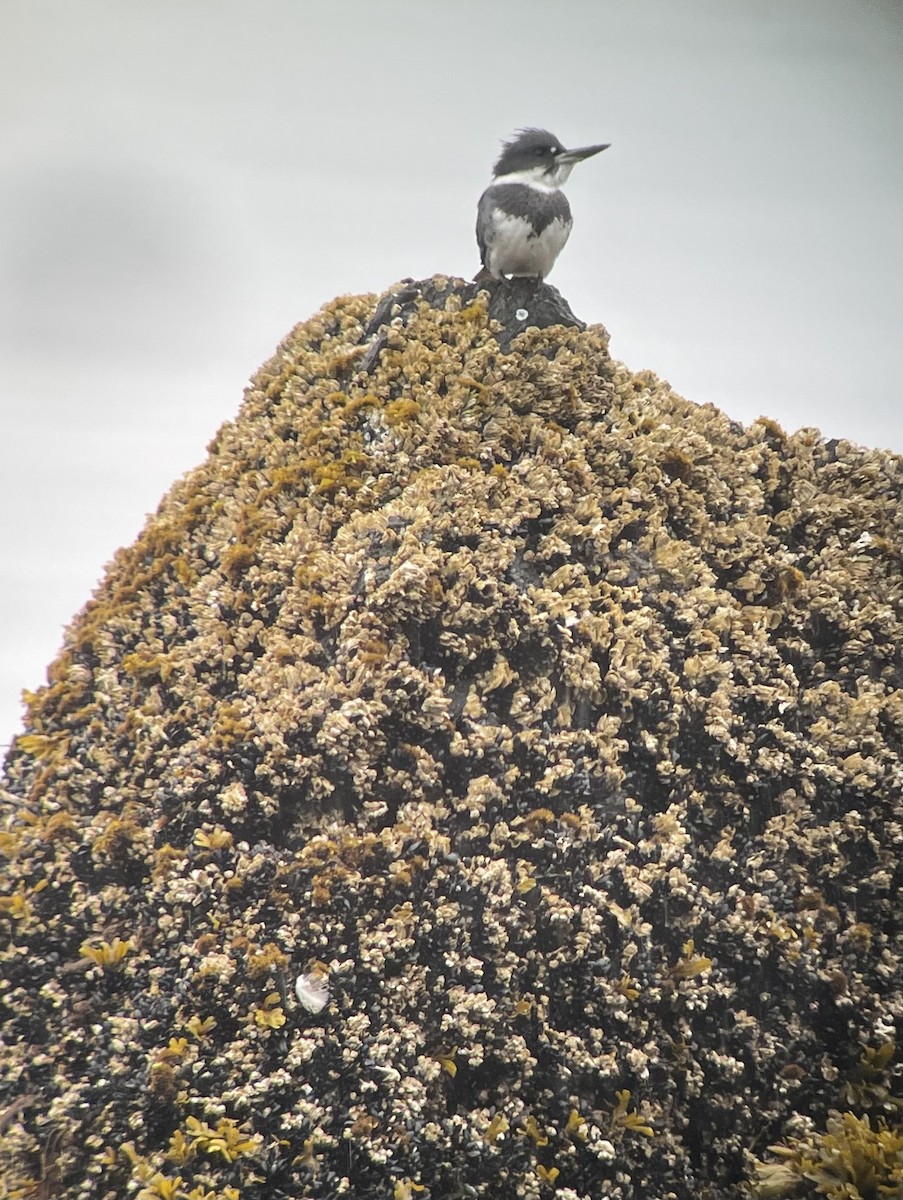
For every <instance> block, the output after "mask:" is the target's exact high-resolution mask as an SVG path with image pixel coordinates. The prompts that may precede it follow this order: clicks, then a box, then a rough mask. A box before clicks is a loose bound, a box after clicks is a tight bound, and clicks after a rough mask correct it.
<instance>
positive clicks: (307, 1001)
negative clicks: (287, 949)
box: [295, 972, 329, 1013]
mask: <svg viewBox="0 0 903 1200" xmlns="http://www.w3.org/2000/svg"><path fill="white" fill-rule="evenodd" d="M295 995H296V996H297V997H298V1000H299V1001H300V1003H301V1005H302V1007H304V1008H306V1009H307V1011H308V1012H312V1013H318V1012H322V1010H323V1009H324V1008H325V1007H326V1005H327V1004H328V1003H329V988H328V987H327V985H326V980H325V979H324V978H323V976H322V975H320V974H318V973H315V972H310V973H308V974H306V975H299V976H298V978H297V979H296V980H295Z"/></svg>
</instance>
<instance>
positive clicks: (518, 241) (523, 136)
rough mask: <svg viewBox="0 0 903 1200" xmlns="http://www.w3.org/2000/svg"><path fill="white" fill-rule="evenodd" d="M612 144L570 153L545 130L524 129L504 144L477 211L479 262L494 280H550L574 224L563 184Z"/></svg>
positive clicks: (587, 147)
mask: <svg viewBox="0 0 903 1200" xmlns="http://www.w3.org/2000/svg"><path fill="white" fill-rule="evenodd" d="M610 144H611V143H610V142H606V143H605V144H604V145H602V146H584V147H583V148H582V149H580V150H565V148H564V146H562V144H561V142H559V140H558V138H557V137H555V135H554V134H553V133H549V132H547V131H546V130H545V129H521V130H519V131H518V133H517V135H516V136H515V137H513V138H512V139H511V141H510V142H503V143H502V153H501V155H500V156H499V160H498V162H497V163H496V164H495V167H494V168H493V171H492V183H491V184H490V185H489V187H488V188H487V189H486V191H485V192H484V193H483V195H482V196H481V197H480V203H479V206H478V208H477V244H478V245H479V247H480V258H481V259H482V260H483V266H484V268H485V270H486V271H488V272H489V274H490V275H491V276H493V278H495V279H500V278H504V277H505V276H506V275H530V276H535V277H536V278H538V279H545V277H546V276H547V275H548V273H549V272H550V271H551V269H552V267H553V266H554V264H555V259H556V258H557V257H558V255H559V254H560V253H561V251H562V249H563V247H564V244H565V242H566V241H567V240H568V237H569V236H570V233H571V227H572V225H573V224H574V221H573V218H572V217H571V206H570V205H569V204H568V202H567V199H566V197H565V195H564V193H563V192H562V191H561V187H562V184H564V183H566V182H567V178H568V176H569V175H570V173H571V171H572V170H573V167H574V164H575V163H578V162H582V161H583V159H584V158H589V157H590V156H591V155H593V154H598V153H599V151H600V150H607V149H608V147H609V145H610ZM478 278H479V276H478Z"/></svg>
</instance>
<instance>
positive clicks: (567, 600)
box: [0, 277, 903, 1200]
mask: <svg viewBox="0 0 903 1200" xmlns="http://www.w3.org/2000/svg"><path fill="white" fill-rule="evenodd" d="M489 304H490V301H489V298H488V297H487V294H486V293H483V292H479V291H478V290H477V288H476V287H475V286H474V285H466V284H464V283H462V282H461V281H456V280H450V279H446V278H442V277H437V278H436V279H434V280H430V281H424V282H423V283H421V284H419V285H412V284H410V283H409V282H408V283H406V284H404V285H401V286H400V287H399V288H398V289H395V290H393V291H392V292H391V293H389V294H387V295H386V296H385V297H383V298H381V299H380V298H376V297H372V296H369V297H368V296H348V297H342V298H341V299H339V300H337V301H335V302H334V303H332V304H330V305H327V306H326V307H325V308H324V309H323V310H322V311H321V312H320V313H317V314H315V315H314V316H313V317H312V318H311V319H310V320H309V321H307V322H305V323H304V324H303V325H300V326H298V328H297V329H295V330H293V331H292V332H291V333H290V334H289V335H288V336H287V338H286V339H285V340H284V342H283V343H282V344H281V345H280V346H279V347H278V348H277V350H276V352H275V354H274V356H273V358H272V359H271V360H270V361H269V362H268V363H266V364H264V366H263V367H262V368H261V370H260V372H259V373H258V375H257V376H256V377H255V379H254V380H253V381H252V383H251V386H250V388H249V389H248V391H247V393H246V396H245V400H244V403H243V406H242V409H241V411H240V412H239V414H238V415H237V417H236V418H235V420H234V421H229V422H227V423H226V424H224V426H223V427H222V429H221V430H220V431H219V433H218V434H217V435H216V437H215V439H214V441H213V442H212V444H211V447H210V451H209V456H208V458H207V460H206V461H205V462H204V463H202V464H201V465H200V466H199V467H198V468H196V470H194V471H192V472H190V473H189V474H188V475H187V476H185V477H184V478H182V479H180V480H178V481H177V482H176V483H175V484H174V486H173V488H172V489H171V491H170V492H169V494H168V495H167V496H166V497H164V499H163V501H162V503H161V504H160V506H159V509H158V511H157V512H156V513H155V514H154V515H153V516H152V517H150V518H149V520H148V523H147V526H146V528H145V529H144V530H143V532H142V533H141V534H140V535H139V537H138V538H137V539H136V541H135V543H134V545H132V546H130V547H127V548H125V549H124V550H122V551H120V552H119V554H117V556H116V559H115V561H114V562H113V563H112V564H111V566H110V568H109V571H108V573H107V576H106V578H105V580H104V582H103V583H102V584H101V586H100V588H99V589H98V591H97V593H96V594H95V596H94V597H93V598H92V600H90V601H89V603H88V605H87V606H86V608H85V609H84V611H83V612H82V613H81V614H79V616H78V617H77V618H76V619H75V621H74V623H73V625H72V627H71V628H70V630H69V631H68V632H67V634H66V637H65V643H64V646H63V649H62V651H61V653H60V655H59V656H58V658H57V660H56V661H55V662H54V663H53V664H51V666H50V669H49V672H48V682H47V686H46V687H43V688H39V689H37V690H36V691H34V692H32V693H29V694H28V696H27V704H28V712H29V716H28V726H27V729H26V731H25V732H24V733H23V734H22V735H20V736H18V737H17V738H15V739H13V743H12V746H11V750H10V755H9V758H8V761H7V775H6V779H5V785H6V786H5V788H3V789H0V805H2V810H3V816H2V821H0V852H2V853H3V855H4V859H3V867H4V869H3V872H2V873H0V923H2V927H3V933H4V941H3V945H2V947H0V979H2V986H0V1011H2V1013H3V1023H4V1037H3V1039H2V1042H0V1068H2V1069H0V1075H2V1077H3V1079H4V1080H10V1081H12V1082H11V1083H10V1088H11V1092H10V1098H9V1100H6V1099H4V1100H3V1101H2V1104H0V1176H2V1177H3V1178H4V1184H3V1185H0V1194H2V1187H3V1186H5V1187H6V1188H7V1191H9V1192H10V1193H11V1194H12V1195H21V1194H27V1193H28V1190H29V1189H32V1190H34V1188H35V1187H36V1186H40V1187H42V1188H43V1189H44V1190H45V1191H48V1190H50V1189H55V1191H54V1194H58V1195H59V1196H60V1197H61V1200H85V1198H86V1197H88V1196H94V1195H96V1196H98V1197H101V1196H105V1197H106V1196H117V1197H118V1196H127V1195H137V1194H140V1193H141V1192H142V1189H143V1191H144V1195H145V1196H146V1197H148V1198H149V1200H161V1197H162V1196H165V1195H166V1194H167V1193H168V1194H169V1196H170V1200H236V1197H237V1196H238V1194H239V1193H240V1196H241V1200H264V1198H265V1197H267V1196H270V1195H286V1196H288V1195H292V1196H294V1195H298V1196H300V1195H304V1196H305V1197H310V1200H320V1198H321V1197H333V1196H342V1195H361V1196H362V1197H363V1196H371V1195H372V1196H381V1197H385V1196H392V1194H393V1192H395V1191H396V1190H400V1191H402V1192H405V1193H406V1194H409V1195H411V1196H417V1195H419V1194H420V1191H419V1189H421V1188H422V1189H424V1193H423V1194H424V1195H432V1196H462V1195H474V1196H490V1195H491V1196H492V1197H493V1198H494V1200H495V1198H497V1200H523V1198H524V1197H537V1196H539V1195H541V1194H552V1192H553V1191H555V1192H558V1193H559V1194H561V1195H563V1196H568V1197H576V1196H611V1197H617V1196H619V1195H625V1196H626V1195H627V1194H631V1195H645V1196H659V1195H671V1196H673V1197H675V1200H690V1198H691V1197H694V1198H695V1197H698V1196H703V1195H722V1194H724V1195H727V1194H728V1193H729V1192H731V1190H732V1189H734V1190H736V1188H737V1187H738V1186H743V1185H742V1184H741V1183H740V1181H741V1180H743V1179H745V1178H747V1179H748V1176H749V1174H750V1169H751V1168H750V1163H751V1161H752V1155H751V1151H753V1152H755V1148H757V1147H761V1146H765V1145H768V1144H769V1143H770V1142H778V1141H780V1140H781V1139H784V1142H783V1146H784V1150H785V1151H786V1153H783V1154H781V1153H778V1152H775V1153H774V1154H773V1155H771V1156H769V1159H768V1166H769V1169H770V1173H769V1172H765V1174H764V1175H761V1176H760V1182H763V1183H769V1181H770V1185H771V1186H777V1185H778V1184H781V1186H784V1185H785V1184H786V1186H787V1187H792V1188H793V1189H795V1192H796V1194H806V1193H805V1189H806V1188H808V1189H809V1190H810V1191H811V1190H812V1189H814V1188H815V1187H816V1186H817V1184H816V1182H814V1181H813V1180H811V1179H807V1178H804V1176H803V1175H801V1174H800V1172H801V1171H805V1170H810V1169H811V1170H813V1171H814V1170H816V1169H817V1170H818V1171H821V1172H822V1173H823V1174H822V1176H820V1182H822V1183H824V1184H825V1186H827V1185H828V1183H830V1186H831V1187H834V1186H835V1185H836V1179H835V1178H834V1177H833V1176H831V1174H830V1172H831V1171H832V1170H835V1168H836V1163H837V1162H841V1161H843V1162H846V1158H845V1155H846V1153H847V1149H848V1150H849V1156H850V1163H853V1162H861V1163H865V1164H869V1163H870V1164H872V1165H871V1167H869V1170H871V1169H872V1168H874V1177H875V1179H876V1180H877V1179H879V1178H881V1179H882V1180H884V1177H883V1176H881V1175H880V1171H883V1170H885V1167H884V1166H882V1165H881V1163H882V1162H883V1159H882V1158H881V1156H882V1155H883V1154H885V1150H883V1149H881V1147H885V1149H886V1150H887V1153H888V1154H889V1153H890V1150H891V1149H892V1148H893V1145H895V1143H893V1137H894V1136H895V1134H894V1133H893V1131H892V1129H891V1128H890V1127H885V1126H884V1125H882V1124H881V1121H882V1120H886V1121H887V1122H888V1123H889V1122H890V1121H891V1119H895V1118H896V1117H897V1116H898V1106H897V1103H896V1095H897V1092H898V1090H899V1086H898V1085H899V1073H900V1066H899V1063H898V1061H897V1056H896V1054H895V1051H894V1049H893V1046H894V1039H895V1038H898V1036H899V1034H898V1030H899V1024H900V1021H901V1020H903V943H901V937H900V929H899V921H898V919H897V918H898V914H897V913H896V907H895V902H896V898H897V896H898V894H899V891H900V887H901V883H903V877H901V870H903V868H901V862H903V854H901V842H900V837H901V834H900V830H901V828H903V813H901V808H900V795H901V790H900V786H899V784H900V779H901V777H903V762H901V754H900V746H901V744H903V678H901V673H900V661H899V654H898V649H897V648H898V646H899V644H900V641H901V638H903V625H901V612H903V574H901V556H900V554H899V551H898V547H899V546H900V545H901V544H903V511H901V503H900V495H901V483H903V464H901V462H900V460H899V459H898V458H896V457H894V456H893V455H890V454H887V453H884V452H882V451H877V450H869V449H865V448H861V447H857V446H854V445H852V444H850V443H848V442H842V441H841V442H826V441H824V440H823V439H822V438H821V437H820V435H819V434H818V433H817V431H815V430H812V429H804V430H800V431H798V432H796V433H794V432H785V431H782V430H780V429H778V428H777V427H776V426H774V425H773V423H771V422H769V421H767V420H760V421H757V422H755V423H754V424H753V425H752V426H750V427H749V428H746V429H744V428H743V427H742V426H740V425H739V424H737V423H736V422H732V421H731V420H729V418H728V417H726V416H725V415H724V414H723V413H720V412H718V411H717V410H716V409H715V408H713V407H712V406H711V405H706V406H703V407H696V406H694V405H693V404H691V403H690V402H688V401H686V400H684V399H682V398H681V397H679V396H677V395H676V394H675V393H674V392H673V391H672V390H671V389H670V388H669V387H668V385H667V384H665V383H663V382H662V381H660V380H659V379H657V378H656V377H655V376H654V375H652V374H651V373H650V372H645V371H644V372H637V373H633V372H630V371H629V370H628V369H627V368H626V367H624V366H622V365H621V364H619V363H616V362H614V361H613V360H612V359H611V358H610V357H609V355H608V348H607V346H608V339H607V334H606V333H605V330H604V329H602V328H601V327H600V326H595V327H590V328H588V329H585V330H583V329H580V328H578V327H576V326H563V325H562V326H556V327H555V328H547V329H540V328H531V329H528V330H525V331H524V332H522V333H520V334H518V335H517V336H516V337H515V338H514V339H513V341H510V342H509V341H508V340H507V335H506V332H505V331H503V330H502V329H501V328H500V326H499V325H498V324H497V323H496V321H495V320H494V319H493V318H490V315H489V312H490V308H489ZM493 311H496V310H495V309H493ZM81 947H84V948H85V949H84V951H83V952H81V953H80V948H81ZM123 947H127V949H123ZM327 981H328V987H327ZM831 1109H847V1110H849V1112H850V1113H853V1114H855V1117H852V1118H850V1119H851V1120H854V1121H855V1122H857V1124H856V1125H855V1126H854V1125H851V1124H849V1123H848V1122H846V1123H845V1122H844V1121H843V1120H841V1118H836V1120H838V1121H840V1125H839V1126H837V1127H836V1128H835V1127H834V1125H832V1126H831V1129H830V1130H829V1133H830V1136H831V1137H832V1138H834V1139H835V1142H834V1143H833V1144H832V1145H833V1149H831V1150H830V1153H829V1154H828V1157H827V1158H825V1155H824V1154H822V1151H821V1150H819V1151H818V1152H817V1153H816V1150H815V1149H813V1147H815V1144H816V1142H817V1140H818V1138H819V1137H824V1136H825V1135H823V1134H816V1133H814V1132H813V1131H814V1130H816V1129H817V1128H821V1127H823V1126H824V1121H825V1119H826V1114H827V1113H828V1111H829V1110H831ZM863 1111H864V1112H865V1113H867V1114H868V1119H866V1118H865V1117H863V1116H861V1114H862V1112H863ZM831 1120H832V1121H835V1118H833V1117H832V1118H831ZM251 1123H253V1125H252V1124H251ZM56 1130H65V1131H66V1135H67V1136H66V1139H65V1144H62V1142H61V1140H60V1137H59V1136H58V1135H57V1134H56V1133H55V1132H54V1131H56ZM794 1139H795V1141H794ZM888 1139H890V1140H888ZM797 1143H798V1145H797ZM804 1143H805V1146H806V1148H805V1149H804V1148H803V1145H804ZM700 1146H704V1147H705V1152H704V1153H702V1154H701V1153H699V1147H700ZM843 1147H846V1148H847V1149H844V1148H843ZM857 1147H858V1148H857ZM869 1147H871V1149H869ZM797 1151H798V1152H797ZM831 1155H833V1156H834V1157H833V1158H832V1157H831ZM835 1160H836V1162H835ZM805 1163H811V1164H815V1165H812V1166H811V1168H810V1167H809V1166H805V1165H804V1164H805ZM788 1164H789V1165H788ZM832 1164H834V1165H832ZM879 1168H880V1170H879ZM844 1169H845V1170H848V1174H849V1173H850V1172H852V1171H853V1167H852V1166H849V1164H848V1167H845V1168H844ZM857 1169H858V1168H857ZM837 1170H839V1168H837ZM825 1172H827V1174H825ZM835 1174H836V1171H835ZM866 1174H867V1172H866ZM891 1174H892V1172H891ZM7 1178H8V1179H9V1180H10V1181H11V1182H10V1183H8V1184H7V1183H6V1182H5V1181H6V1179H7ZM838 1178H839V1176H838ZM781 1181H783V1183H782V1182H781ZM801 1181H802V1182H801ZM848 1184H849V1187H851V1188H852V1187H853V1186H857V1187H861V1185H860V1184H856V1185H854V1184H853V1183H852V1182H849V1181H848ZM881 1186H887V1187H891V1186H893V1184H892V1183H886V1182H882V1183H881ZM877 1187H878V1184H877V1183H876V1184H875V1188H877ZM866 1190H867V1189H866ZM873 1191H874V1189H873ZM775 1194H777V1193H775Z"/></svg>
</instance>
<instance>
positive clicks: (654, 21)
mask: <svg viewBox="0 0 903 1200" xmlns="http://www.w3.org/2000/svg"><path fill="white" fill-rule="evenodd" d="M901 13H903V7H901V4H900V3H899V0H773V2H772V0H630V2H629V3H625V0H585V2H582V3H581V2H576V0H560V2H559V3H551V2H550V0H491V2H488V0H455V2H454V3H450V2H445V3H439V2H438V0H345V2H343V0H320V2H319V3H307V2H305V0H253V2H252V0H0V405H2V423H0V521H2V524H0V538H2V558H0V622H2V624H0V628H2V646H0V649H2V654H0V744H2V743H5V742H8V741H9V739H10V737H11V736H12V735H13V734H14V733H15V732H16V731H17V729H18V726H19V720H20V701H19V692H20V690H21V689H22V688H23V687H28V688H34V687H36V686H38V685H39V684H40V683H41V682H42V681H43V679H44V670H45V668H46V666H47V664H48V663H49V662H50V661H51V660H52V659H53V657H54V656H55V654H56V652H57V650H58V648H59V646H60V643H61V640H62V634H63V629H64V627H65V626H66V624H68V622H69V620H70V619H71V618H72V616H73V615H74V613H75V612H76V611H77V610H78V609H79V608H80V607H81V606H82V604H83V603H84V602H85V600H86V599H87V598H88V596H89V594H90V592H91V590H92V589H93V588H94V587H95V586H96V584H97V582H98V580H99V579H100V577H101V575H102V572H103V567H104V563H105V562H107V561H108V560H109V559H110V558H111V556H112V554H113V553H114V551H115V550H116V548H117V547H118V546H120V545H124V544H128V543H129V542H131V541H132V540H133V539H134V538H135V536H136V535H137V533H138V531H139V529H140V528H141V526H142V524H143V522H144V519H145V515H146V514H147V513H148V512H150V511H153V509H154V508H155V507H156V505H157V502H158V501H159V499H160V497H161V496H162V495H163V493H164V492H165V490H166V489H167V488H168V487H169V485H170V484H171V483H172V481H173V480H174V479H175V478H176V477H177V476H179V475H180V474H181V473H182V472H184V471H186V470H188V469H189V468H190V467H191V466H193V465H194V464H196V463H197V462H199V461H200V460H201V459H203V457H204V454H205V447H206V445H207V443H208V442H209V440H210V438H211V437H212V436H213V434H214V433H215V431H216V429H217V427H218V425H219V424H220V423H221V422H222V421H223V420H225V419H227V418H231V417H232V416H234V414H235V412H236V410H237V408H238V405H239V402H240V400H241V392H242V388H243V386H244V385H245V383H246V381H247V379H248V378H249V376H250V375H251V374H252V373H253V372H254V371H255V370H256V368H257V367H258V366H259V365H260V363H261V362H262V361H263V360H264V359H265V358H267V357H268V356H269V355H270V354H271V353H272V350H273V348H274V347H275V345H276V343H277V342H278V341H279V340H280V338H281V337H282V336H283V335H284V334H285V333H286V332H287V331H288V329H289V328H290V327H291V326H292V325H293V324H294V323H295V322H297V321H299V320H301V319H303V318H305V317H306V316H308V315H310V314H311V313H312V312H313V311H315V310H316V309H317V308H318V307H319V306H320V305H321V304H323V303H325V302H326V301H328V300H330V299H331V298H332V297H333V296H335V295H337V294H339V293H344V292H363V291H381V290H383V289H384V288H386V287H388V286H389V285H390V284H391V283H392V282H394V281H395V280H397V279H399V278H402V277H404V276H414V277H417V278H419V277H422V276H426V275H429V274H432V273H433V272H435V271H442V272H446V273H453V274H460V275H465V276H467V277H471V276H472V275H473V272H474V271H475V270H476V267H477V266H478V265H479V263H478V257H477V252H476V247H475V245H474V240H473V220H474V212H475V206H476V201H477V197H478V195H479V193H480V191H481V190H482V188H483V186H484V185H485V183H486V182H487V179H488V175H489V170H490V167H491V165H492V162H493V161H494V159H495V156H496V154H497V150H498V142H499V140H500V139H501V138H502V137H505V136H508V135H509V134H510V133H511V132H512V130H514V129H515V128H517V127H519V126H524V125H541V126H545V127H547V128H549V129H551V130H552V131H553V132H554V133H556V134H557V135H558V136H559V137H560V138H561V139H562V141H564V142H565V144H572V145H583V144H586V143H590V142H598V141H607V142H611V143H612V147H611V149H610V150H608V151H606V153H605V154H604V155H601V156H600V157H598V158H594V159H591V160H589V161H588V162H587V163H585V164H581V165H580V166H578V167H577V168H576V170H575V171H574V174H573V176H572V178H571V182H570V184H569V185H568V194H569V196H570V199H571V205H572V208H573V210H574V214H575V221H576V223H575V228H574V233H573V234H572V237H571V241H570V243H569V245H568V246H567V248H566V250H565V251H564V253H563V254H562V257H561V259H560V260H559V262H558V264H557V265H556V267H555V270H554V272H553V274H552V277H551V280H550V282H552V283H554V284H555V285H556V286H557V287H559V288H560V289H561V291H562V292H563V294H564V295H565V297H566V298H567V299H568V301H569V302H570V304H571V306H572V307H573V309H574V311H575V312H576V313H577V314H578V315H579V316H581V317H582V318H584V319H585V320H588V321H591V322H602V323H603V324H604V325H606V326H607V328H608V330H609V331H610V333H611V339H612V340H611V348H612V353H613V354H614V355H615V356H616V357H618V358H620V359H622V360H624V361H625V362H626V363H627V364H628V365H629V366H630V367H632V368H633V369H636V370H639V369H644V368H650V369H652V370H654V371H656V372H657V373H658V374H659V375H661V376H663V377H664V378H666V379H668V380H669V381H670V382H671V384H672V385H673V386H674V387H675V388H676V389H677V390H678V391H679V392H681V393H682V394H683V395H685V396H687V397H688V398H689V399H691V400H694V401H697V402H699V403H704V402H712V403H714V404H717V405H718V406H719V407H721V408H723V409H724V410H725V411H726V412H727V413H729V414H730V415H731V416H732V417H734V418H736V419H738V420H741V421H744V422H749V421H751V420H753V419H755V417H757V416H758V415H760V414H765V415H768V416H770V417H772V418H774V419H775V420H777V421H779V422H780V423H781V425H783V426H784V427H785V428H786V429H787V430H795V429H797V428H799V427H800V426H802V425H815V426H818V427H819V428H820V429H821V430H822V432H823V433H824V435H825V436H826V437H846V438H851V439H853V440H855V441H858V442H861V443H864V444H866V445H873V446H882V447H890V448H893V449H895V450H897V451H903V396H901V391H903V387H901V379H903V370H901V368H903V336H901V335H903V219H901V218H903V154H901V149H903V16H901Z"/></svg>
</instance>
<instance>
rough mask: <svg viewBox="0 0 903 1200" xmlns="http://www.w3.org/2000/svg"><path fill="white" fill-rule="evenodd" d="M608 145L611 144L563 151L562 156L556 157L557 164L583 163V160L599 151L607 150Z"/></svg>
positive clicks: (606, 143)
mask: <svg viewBox="0 0 903 1200" xmlns="http://www.w3.org/2000/svg"><path fill="white" fill-rule="evenodd" d="M610 145H611V142H605V143H604V145H602V146H581V147H580V149H579V150H565V152H564V153H563V154H559V155H558V162H559V163H564V164H570V165H573V163H578V162H583V160H584V159H585V158H592V156H593V155H594V154H598V153H599V151H600V150H607V149H608V147H609V146H610Z"/></svg>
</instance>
